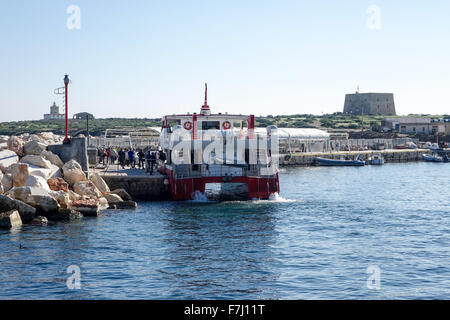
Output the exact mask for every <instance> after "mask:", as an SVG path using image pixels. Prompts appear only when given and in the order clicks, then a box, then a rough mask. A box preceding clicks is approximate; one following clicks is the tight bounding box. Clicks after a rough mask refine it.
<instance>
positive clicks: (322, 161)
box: [314, 156, 365, 167]
mask: <svg viewBox="0 0 450 320" xmlns="http://www.w3.org/2000/svg"><path fill="white" fill-rule="evenodd" d="M314 160H315V162H316V164H317V165H319V166H356V167H359V166H364V165H365V162H364V161H362V160H359V156H357V157H356V158H355V159H354V160H346V159H326V158H321V157H317V158H315V159H314Z"/></svg>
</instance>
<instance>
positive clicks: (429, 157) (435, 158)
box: [422, 154, 449, 162]
mask: <svg viewBox="0 0 450 320" xmlns="http://www.w3.org/2000/svg"><path fill="white" fill-rule="evenodd" d="M422 159H423V161H427V162H448V161H449V160H448V158H447V157H442V156H440V155H438V154H422Z"/></svg>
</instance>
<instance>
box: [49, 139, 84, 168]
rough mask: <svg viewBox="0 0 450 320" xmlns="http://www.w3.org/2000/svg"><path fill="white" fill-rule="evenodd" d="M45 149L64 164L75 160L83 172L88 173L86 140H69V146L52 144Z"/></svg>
mask: <svg viewBox="0 0 450 320" xmlns="http://www.w3.org/2000/svg"><path fill="white" fill-rule="evenodd" d="M47 149H48V151H51V152H53V153H54V154H56V155H58V156H59V157H60V158H61V160H62V162H64V163H66V162H69V161H70V160H76V161H77V162H78V163H79V164H80V165H81V168H82V169H83V171H84V172H86V173H88V172H89V165H88V156H87V143H86V138H71V139H70V143H69V144H52V145H49V146H48V147H47Z"/></svg>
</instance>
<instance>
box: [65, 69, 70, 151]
mask: <svg viewBox="0 0 450 320" xmlns="http://www.w3.org/2000/svg"><path fill="white" fill-rule="evenodd" d="M64 86H65V91H64V95H65V104H66V130H65V134H66V137H65V138H64V143H70V140H69V106H68V103H67V100H68V99H67V97H68V95H69V91H68V90H69V76H68V75H67V74H66V75H65V76H64Z"/></svg>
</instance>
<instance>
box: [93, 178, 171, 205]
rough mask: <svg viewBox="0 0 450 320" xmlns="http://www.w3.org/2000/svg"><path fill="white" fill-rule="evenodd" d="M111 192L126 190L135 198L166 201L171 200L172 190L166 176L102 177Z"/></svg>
mask: <svg viewBox="0 0 450 320" xmlns="http://www.w3.org/2000/svg"><path fill="white" fill-rule="evenodd" d="M102 178H103V180H105V182H106V184H107V185H108V187H109V188H110V189H111V190H115V189H125V190H126V191H127V192H128V193H129V194H130V195H131V196H132V197H133V198H137V199H142V200H165V199H169V198H170V188H169V186H168V185H165V184H164V179H166V177H164V176H126V175H117V176H115V175H102Z"/></svg>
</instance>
